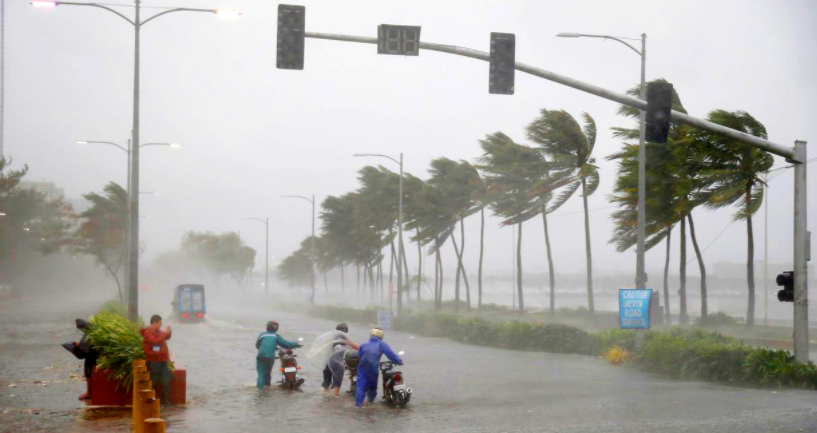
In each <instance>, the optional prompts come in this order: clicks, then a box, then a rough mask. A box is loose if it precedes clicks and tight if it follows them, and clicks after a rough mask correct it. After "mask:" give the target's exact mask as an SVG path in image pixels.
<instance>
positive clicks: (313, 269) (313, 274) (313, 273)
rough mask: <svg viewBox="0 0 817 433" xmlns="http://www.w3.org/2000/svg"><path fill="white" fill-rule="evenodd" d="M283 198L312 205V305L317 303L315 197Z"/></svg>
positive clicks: (310, 253)
mask: <svg viewBox="0 0 817 433" xmlns="http://www.w3.org/2000/svg"><path fill="white" fill-rule="evenodd" d="M281 198H300V199H304V200H306V201H308V202H310V203H312V241H311V242H310V245H309V255H310V262H311V264H312V304H314V303H315V196H314V195H313V196H312V200H310V199H309V198H307V197H304V196H302V195H282V196H281Z"/></svg>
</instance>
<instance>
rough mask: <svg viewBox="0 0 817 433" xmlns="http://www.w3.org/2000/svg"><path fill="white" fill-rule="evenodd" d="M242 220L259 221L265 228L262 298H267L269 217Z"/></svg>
mask: <svg viewBox="0 0 817 433" xmlns="http://www.w3.org/2000/svg"><path fill="white" fill-rule="evenodd" d="M244 219H245V220H254V221H260V222H262V223H263V224H264V227H266V236H267V245H266V248H265V250H264V262H265V263H264V296H267V295H269V217H266V218H244Z"/></svg>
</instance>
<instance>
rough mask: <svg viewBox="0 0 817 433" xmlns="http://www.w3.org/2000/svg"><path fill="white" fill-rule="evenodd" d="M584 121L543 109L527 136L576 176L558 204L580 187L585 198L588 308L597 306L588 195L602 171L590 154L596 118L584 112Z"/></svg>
mask: <svg viewBox="0 0 817 433" xmlns="http://www.w3.org/2000/svg"><path fill="white" fill-rule="evenodd" d="M582 117H583V119H584V125H582V126H579V123H578V122H576V120H575V119H574V118H573V116H571V115H570V114H568V113H567V112H566V111H564V110H558V111H548V110H545V109H543V110H542V111H541V113H540V115H539V117H538V118H537V119H536V120H534V121H533V122H532V123H531V124H530V125H528V128H527V131H528V138H529V139H530V140H531V141H533V142H535V143H537V144H539V146H540V148H541V151H542V152H543V153H544V154H545V155H547V156H548V157H549V158H550V159H551V160H552V161H553V162H554V163H555V164H556V167H559V168H563V169H564V168H569V169H571V170H572V176H573V178H574V179H575V180H573V181H572V182H571V183H569V184H567V186H565V188H564V191H563V192H562V193H561V194H560V195H559V197H558V198H557V199H556V203H555V204H554V207H559V206H561V204H563V203H564V202H565V201H567V200H568V199H569V198H570V197H571V196H572V195H573V194H574V193H575V192H576V190H578V189H579V187H581V189H582V201H583V202H584V239H585V252H586V254H587V310H588V311H589V312H590V313H591V314H592V313H593V311H594V310H595V307H594V302H593V254H592V251H591V248H590V217H589V215H588V210H587V197H588V196H590V195H591V194H593V193H594V192H596V189H598V187H599V171H598V167H597V166H596V165H595V159H594V158H593V157H592V156H591V154H592V153H593V147H594V146H595V145H596V122H595V121H594V120H593V118H592V117H590V115H589V114H587V113H584V114H583V116H582Z"/></svg>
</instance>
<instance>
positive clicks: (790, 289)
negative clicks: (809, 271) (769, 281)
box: [777, 271, 794, 302]
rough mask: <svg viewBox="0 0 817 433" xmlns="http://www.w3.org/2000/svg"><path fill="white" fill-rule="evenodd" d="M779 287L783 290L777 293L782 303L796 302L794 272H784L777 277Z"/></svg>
mask: <svg viewBox="0 0 817 433" xmlns="http://www.w3.org/2000/svg"><path fill="white" fill-rule="evenodd" d="M777 285H778V286H781V287H783V290H780V291H779V292H777V300H778V301H780V302H794V272H791V271H789V272H783V273H782V274H780V275H778V276H777Z"/></svg>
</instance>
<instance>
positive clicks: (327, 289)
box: [323, 270, 329, 292]
mask: <svg viewBox="0 0 817 433" xmlns="http://www.w3.org/2000/svg"><path fill="white" fill-rule="evenodd" d="M323 291H324V292H329V282H328V281H327V280H326V271H325V270H324V271H323Z"/></svg>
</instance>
